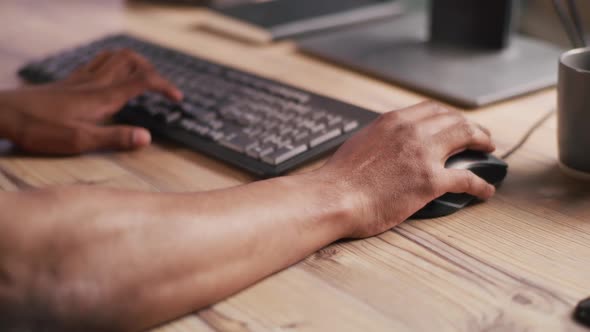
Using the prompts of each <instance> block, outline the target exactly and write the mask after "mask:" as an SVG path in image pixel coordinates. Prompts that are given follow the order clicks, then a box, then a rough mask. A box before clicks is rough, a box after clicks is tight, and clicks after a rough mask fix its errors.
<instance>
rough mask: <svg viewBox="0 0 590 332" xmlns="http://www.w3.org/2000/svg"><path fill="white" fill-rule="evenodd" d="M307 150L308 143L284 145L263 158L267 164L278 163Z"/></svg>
mask: <svg viewBox="0 0 590 332" xmlns="http://www.w3.org/2000/svg"><path fill="white" fill-rule="evenodd" d="M305 151H307V145H300V146H297V147H292V146H288V147H283V148H280V149H278V150H276V151H275V152H273V153H271V154H269V155H268V156H266V157H264V158H262V161H264V162H265V163H267V164H271V165H278V164H281V163H283V162H285V161H287V160H289V159H291V158H293V157H295V156H298V155H300V154H302V153H303V152H305Z"/></svg>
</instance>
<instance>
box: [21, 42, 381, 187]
mask: <svg viewBox="0 0 590 332" xmlns="http://www.w3.org/2000/svg"><path fill="white" fill-rule="evenodd" d="M122 48H128V49H132V50H135V51H136V52H138V53H140V54H142V55H143V56H145V57H146V58H147V59H149V60H150V61H151V62H152V63H153V64H154V65H155V67H156V68H157V69H158V70H159V72H160V73H161V74H162V75H163V76H164V77H166V78H168V79H169V80H170V81H172V82H173V83H174V84H176V85H177V86H178V87H179V88H180V89H181V90H182V91H183V92H184V95H185V98H184V100H183V101H182V102H181V103H172V102H170V101H168V100H167V99H165V98H164V97H161V96H159V95H157V94H154V93H146V94H144V95H141V96H139V97H137V98H135V99H133V100H131V101H129V103H128V104H127V105H126V106H125V107H124V108H123V109H122V110H121V112H119V113H118V114H117V115H116V117H115V119H116V120H117V121H118V122H122V123H127V124H132V125H139V126H143V127H145V128H147V129H149V130H150V131H151V132H152V133H153V134H154V135H155V136H159V137H163V138H166V139H170V140H172V141H174V142H177V143H180V144H183V145H185V146H187V147H190V148H192V149H194V150H196V151H200V152H203V153H206V154H208V155H210V156H213V157H215V158H218V159H221V160H223V161H225V162H228V163H230V164H233V165H235V166H237V167H239V168H242V169H245V170H247V171H250V172H252V173H254V174H256V175H258V176H262V177H272V176H277V175H280V174H283V173H285V172H287V171H290V170H292V169H294V168H296V167H298V166H300V165H302V164H303V163H305V162H307V161H309V160H311V159H315V158H317V157H319V156H321V155H322V154H324V153H326V152H328V151H330V150H333V149H334V148H336V147H337V146H339V145H340V144H342V143H343V142H344V141H345V140H346V139H347V138H349V137H350V136H351V135H352V134H354V133H355V132H356V131H358V130H359V129H360V128H362V127H364V126H365V125H367V124H368V123H369V122H371V121H372V120H373V119H375V118H376V117H377V116H378V114H376V113H374V112H370V111H367V110H365V109H362V108H359V107H356V106H353V105H349V104H346V103H342V102H339V101H336V100H334V99H330V98H326V97H322V96H319V95H316V94H314V93H311V92H308V91H304V90H301V89H298V88H294V87H291V86H288V85H285V84H281V83H278V82H275V81H271V80H268V79H265V78H262V77H259V76H255V75H252V74H248V73H245V72H243V71H240V70H237V69H233V68H229V67H226V66H223V65H219V64H215V63H212V62H210V61H207V60H203V59H200V58H196V57H194V56H189V55H186V54H183V53H180V52H178V51H175V50H171V49H168V48H164V47H162V46H158V45H156V44H152V43H149V42H146V41H143V40H140V39H137V38H135V37H131V36H127V35H116V36H110V37H107V38H104V39H101V40H98V41H96V42H93V43H91V44H90V45H87V46H83V47H80V48H76V49H73V50H70V51H66V52H63V53H60V54H57V55H55V56H51V57H48V58H46V59H43V60H41V61H38V62H33V63H31V64H28V65H27V66H25V67H24V68H22V69H21V70H20V71H19V75H20V76H21V77H22V78H24V79H25V80H27V81H29V82H31V83H44V82H50V81H54V80H58V79H61V78H64V77H66V76H67V75H68V74H69V73H71V72H72V71H73V70H74V69H76V68H77V67H78V66H80V65H82V64H84V63H86V62H88V61H90V60H91V59H92V58H94V57H95V56H96V55H97V54H98V53H100V52H101V51H103V50H113V49H122Z"/></svg>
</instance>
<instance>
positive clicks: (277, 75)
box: [0, 0, 590, 332]
mask: <svg viewBox="0 0 590 332" xmlns="http://www.w3.org/2000/svg"><path fill="white" fill-rule="evenodd" d="M205 19H211V17H209V16H208V13H207V11H206V10H201V9H196V8H187V7H174V6H165V7H161V6H155V5H145V4H140V3H136V2H134V3H131V4H125V3H123V2H121V1H117V0H109V1H97V0H96V1H74V0H69V1H68V0H60V1H51V2H41V1H34V0H21V1H18V2H17V1H9V2H8V1H4V2H2V3H0V87H5V88H6V87H10V86H15V85H17V84H19V83H18V80H17V79H16V78H15V76H14V72H15V71H16V69H17V68H18V67H19V66H20V65H22V64H23V63H25V62H26V61H28V60H30V59H33V58H37V57H42V56H44V55H46V54H49V53H52V52H55V51H57V50H59V49H62V48H64V47H71V46H74V45H76V44H78V43H82V42H85V41H88V40H90V39H93V38H96V37H98V36H102V35H104V34H107V33H111V32H115V31H127V32H129V33H133V34H135V35H138V36H140V37H143V38H148V39H150V40H154V41H156V42H159V43H161V44H163V45H167V46H170V47H174V48H177V49H180V50H183V51H186V52H189V53H191V54H195V55H199V56H202V57H205V58H209V59H212V60H215V61H218V62H221V63H223V64H227V65H231V66H235V67H237V68H241V69H245V70H248V71H252V72H255V73H258V74H260V75H263V76H266V77H269V78H273V79H277V80H280V81H283V82H286V83H290V84H293V85H295V86H300V87H304V88H306V89H309V90H311V91H314V92H319V93H322V94H325V95H328V96H331V97H334V98H338V99H341V100H344V101H346V102H350V103H354V104H357V105H360V106H363V107H367V108H369V109H372V110H375V111H379V112H385V111H389V110H393V109H397V108H400V107H404V106H407V105H411V104H413V103H416V102H418V101H421V100H423V99H425V97H423V96H420V95H418V94H416V93H413V92H411V91H408V90H405V89H402V88H399V87H395V86H392V85H389V84H386V83H384V82H381V81H379V80H376V79H372V78H369V77H366V76H363V75H360V74H357V73H355V72H352V71H349V70H346V69H343V68H340V67H337V66H334V65H332V64H328V63H325V62H322V61H319V60H316V59H313V58H310V57H307V56H304V55H301V54H299V53H298V52H297V49H296V47H295V45H293V44H292V43H289V42H281V43H277V44H270V45H265V46H255V45H250V44H246V43H243V42H239V41H236V40H233V39H230V38H225V37H221V36H218V35H215V34H212V33H210V32H207V31H203V30H201V29H199V28H198V27H199V23H200V22H202V21H203V20H205ZM238 54H239V56H236V55H238ZM438 79H444V78H438ZM554 106H555V91H554V90H553V89H548V90H545V91H542V92H538V93H534V94H531V95H528V96H524V97H520V98H517V99H513V100H510V101H506V102H503V103H499V104H495V105H492V106H489V107H486V108H482V109H478V110H472V111H469V112H466V115H467V116H468V117H470V118H472V119H474V120H477V121H479V122H480V123H482V124H484V125H485V126H487V127H489V128H490V129H491V130H492V132H493V133H494V137H495V139H496V141H497V143H498V145H499V150H500V152H502V151H505V150H506V149H508V148H509V147H510V146H512V144H514V143H515V142H516V141H517V140H518V139H519V138H520V136H521V135H522V134H523V132H524V131H525V130H526V129H527V128H528V127H529V126H530V125H531V124H532V123H534V122H535V121H536V119H537V118H539V117H541V116H542V115H543V114H544V112H545V111H546V110H548V109H550V108H552V107H554ZM555 132H556V123H555V118H553V119H551V120H550V121H549V122H548V123H546V124H545V125H544V126H543V127H542V128H541V129H540V130H539V131H538V132H537V133H535V134H534V135H533V137H532V138H531V141H530V142H529V143H528V144H526V145H525V146H524V147H523V149H522V150H520V151H519V152H517V153H516V154H515V155H513V156H512V157H511V158H510V159H509V160H508V161H509V163H510V174H509V176H508V178H507V180H506V182H505V184H504V185H503V187H502V188H501V189H500V190H499V192H498V195H497V196H496V197H495V198H494V199H493V200H491V201H490V202H488V203H485V204H480V205H477V206H473V207H471V208H469V209H466V210H464V211H461V212H460V213H458V214H456V215H453V216H450V217H446V218H441V219H438V220H428V221H409V222H407V223H405V224H403V225H401V226H400V227H398V228H396V229H394V230H392V231H390V232H387V233H384V234H382V235H380V236H378V237H375V238H372V239H367V240H362V241H349V242H339V243H336V244H334V245H331V246H329V247H327V248H325V249H323V250H321V251H320V252H318V253H316V254H314V255H312V256H310V257H309V258H307V259H306V260H305V261H303V262H301V263H299V264H297V265H295V266H293V267H291V268H289V269H287V270H285V271H283V272H281V273H278V274H276V275H274V276H272V277H269V278H267V279H266V280H264V281H262V282H260V283H259V284H257V285H255V286H253V287H250V288H249V289H246V290H244V291H243V292H241V293H239V294H237V295H235V296H233V297H231V298H229V299H227V300H225V301H223V302H221V303H218V304H216V305H214V306H212V307H211V308H208V309H205V310H202V311H200V312H197V313H195V314H193V315H190V316H188V317H185V318H183V319H180V320H178V321H175V322H171V323H170V324H165V325H163V326H161V327H159V328H157V329H155V331H164V332H171V331H207V332H209V331H581V330H582V329H581V327H579V326H578V325H576V324H575V323H573V322H572V321H571V319H570V315H571V311H572V309H573V306H574V305H575V303H576V302H577V301H578V300H580V299H581V298H582V297H584V296H586V295H588V294H590V284H589V283H588V280H590V221H589V220H590V200H589V198H590V185H588V184H586V183H580V182H577V181H575V180H571V179H569V178H567V177H565V176H564V175H562V174H561V172H560V171H559V170H558V168H557V163H556V155H557V147H556V137H555V136H556V135H555ZM319 164H321V161H320V162H317V163H314V164H311V165H308V166H306V167H304V169H302V170H299V171H304V170H305V169H309V168H313V167H317V166H318V165H319ZM253 180H254V179H253V178H252V177H251V176H249V175H248V174H245V173H243V172H241V171H238V170H236V169H234V168H232V167H230V166H227V165H225V164H223V163H220V162H218V161H215V160H213V159H210V158H208V157H205V156H203V155H201V154H199V153H196V152H192V151H189V150H187V149H184V148H180V147H177V146H170V145H165V144H156V145H154V146H152V147H150V148H147V149H144V150H142V151H138V152H132V153H108V154H93V155H87V156H82V157H76V158H55V159H53V158H36V157H29V156H18V155H10V154H8V155H7V154H3V155H2V156H0V188H1V189H2V190H11V191H15V190H27V189H30V188H40V187H46V186H53V185H68V184H88V185H96V186H111V187H120V188H134V189H138V190H152V191H200V190H210V189H215V188H223V187H228V186H234V185H239V184H243V183H248V182H251V181H253Z"/></svg>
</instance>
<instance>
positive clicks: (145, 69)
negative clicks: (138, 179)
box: [0, 50, 182, 154]
mask: <svg viewBox="0 0 590 332" xmlns="http://www.w3.org/2000/svg"><path fill="white" fill-rule="evenodd" d="M147 90H149V91H154V92H157V93H161V94H163V95H165V96H166V97H168V98H170V99H171V100H174V101H178V100H180V99H181V98H182V94H181V92H180V91H179V90H178V89H177V88H176V87H175V86H174V85H172V83H170V82H169V81H167V80H166V79H164V78H163V77H162V76H160V75H159V74H158V73H157V72H156V71H155V70H154V68H153V66H152V65H151V64H150V63H149V62H148V61H147V60H146V59H144V58H143V57H142V56H140V55H138V54H136V53H134V52H132V51H129V50H120V51H108V52H104V53H102V54H100V55H99V56H98V57H96V58H95V59H94V60H93V61H91V62H90V63H88V64H87V65H85V66H82V67H81V68H79V69H77V70H76V71H75V72H73V73H72V74H71V75H70V76H69V77H67V78H66V79H64V80H62V81H59V82H56V83H51V84H46V85H41V86H33V87H25V88H21V89H18V90H14V91H7V92H0V110H1V112H0V137H4V138H8V139H10V140H12V141H13V142H14V143H15V144H16V145H17V146H18V147H19V148H21V149H22V150H25V151H27V152H35V153H47V154H78V153H83V152H89V151H94V150H102V149H135V148H139V147H143V146H145V145H148V144H149V143H150V141H151V137H150V133H149V132H148V131H147V130H146V129H143V128H137V127H131V126H119V125H106V124H105V122H106V121H108V119H109V118H110V117H111V116H112V115H113V114H114V113H116V112H117V111H119V110H120V109H121V107H122V106H123V105H124V104H125V103H126V102H127V101H128V100H129V99H131V98H133V97H135V96H137V95H139V94H141V93H143V92H145V91H147Z"/></svg>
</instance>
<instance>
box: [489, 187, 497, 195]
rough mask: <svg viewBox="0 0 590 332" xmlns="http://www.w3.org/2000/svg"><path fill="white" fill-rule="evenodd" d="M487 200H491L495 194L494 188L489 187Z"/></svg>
mask: <svg viewBox="0 0 590 332" xmlns="http://www.w3.org/2000/svg"><path fill="white" fill-rule="evenodd" d="M489 190H490V191H489V195H488V198H492V197H493V196H494V195H495V194H496V187H494V186H492V185H490V189H489Z"/></svg>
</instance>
